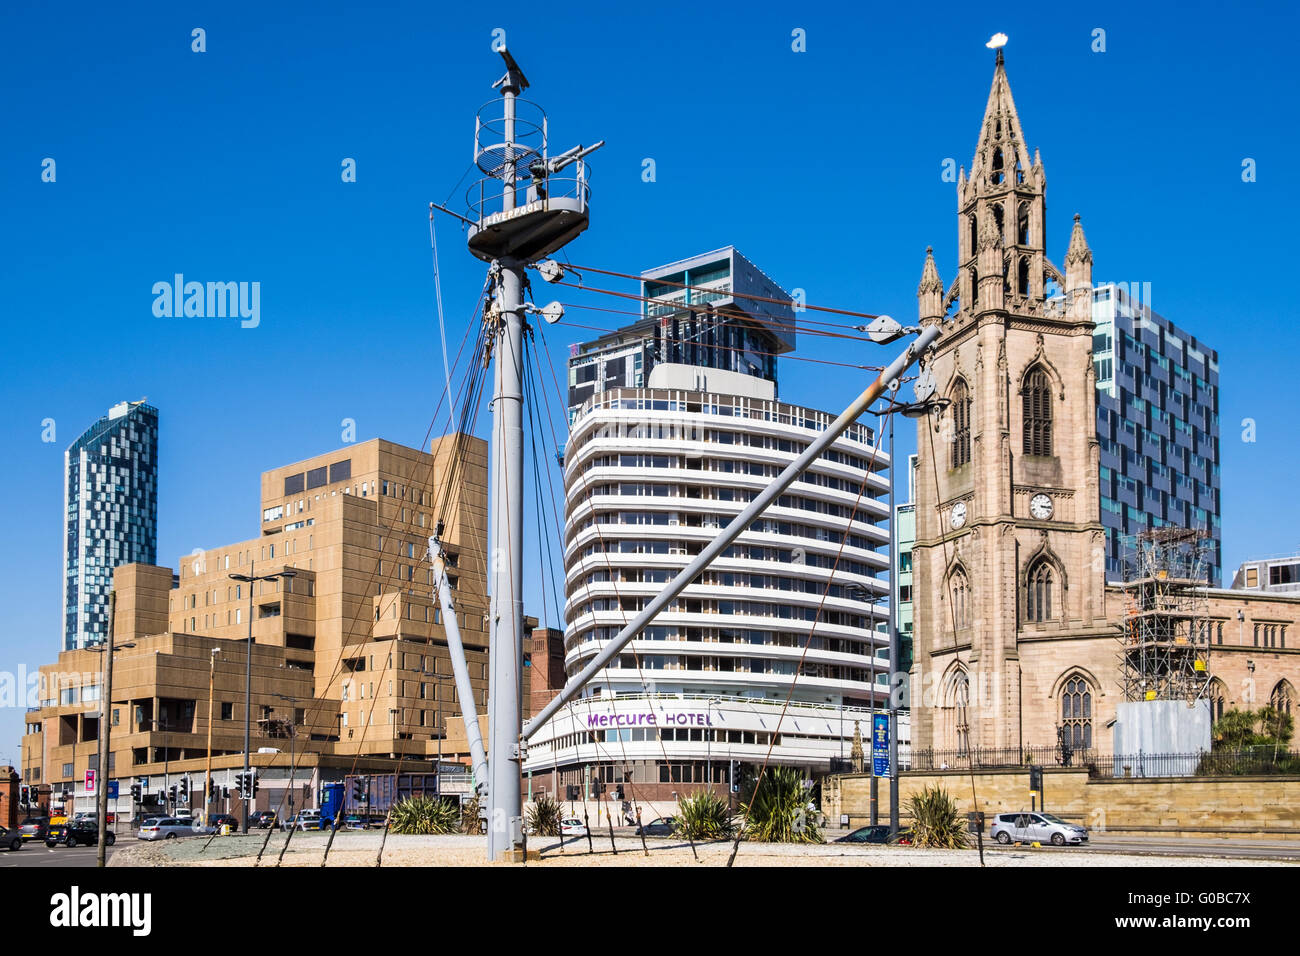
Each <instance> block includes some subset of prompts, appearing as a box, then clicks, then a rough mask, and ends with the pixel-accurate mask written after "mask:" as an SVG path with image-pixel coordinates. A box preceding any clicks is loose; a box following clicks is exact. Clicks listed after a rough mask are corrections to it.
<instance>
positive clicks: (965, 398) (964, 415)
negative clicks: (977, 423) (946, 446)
mask: <svg viewBox="0 0 1300 956" xmlns="http://www.w3.org/2000/svg"><path fill="white" fill-rule="evenodd" d="M970 411H971V399H970V389H969V388H967V387H966V383H965V382H963V381H961V380H960V379H959V380H958V381H957V385H956V387H955V388H953V390H952V426H953V434H952V467H953V468H960V467H961V466H962V465H965V464H967V463H969V462H970Z"/></svg>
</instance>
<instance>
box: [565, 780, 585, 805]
mask: <svg viewBox="0 0 1300 956" xmlns="http://www.w3.org/2000/svg"><path fill="white" fill-rule="evenodd" d="M579 793H581V788H580V787H579V786H578V785H577V784H576V783H570V784H567V785H566V786H565V788H564V799H566V800H568V801H569V802H570V803H572V802H573V801H574V800H577V799H578V794H579Z"/></svg>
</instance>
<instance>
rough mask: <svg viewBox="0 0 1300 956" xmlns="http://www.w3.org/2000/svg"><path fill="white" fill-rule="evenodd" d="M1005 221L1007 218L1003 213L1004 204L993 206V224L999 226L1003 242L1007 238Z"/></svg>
mask: <svg viewBox="0 0 1300 956" xmlns="http://www.w3.org/2000/svg"><path fill="white" fill-rule="evenodd" d="M1005 221H1006V217H1005V215H1004V214H1003V212H1002V203H1000V202H995V203H994V204H993V224H994V225H995V226H997V230H998V238H999V239H1003V240H1005V237H1006V233H1005V232H1003V224H1004V223H1005Z"/></svg>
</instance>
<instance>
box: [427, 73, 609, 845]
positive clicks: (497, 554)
mask: <svg viewBox="0 0 1300 956" xmlns="http://www.w3.org/2000/svg"><path fill="white" fill-rule="evenodd" d="M497 52H498V53H500V54H501V59H502V60H504V61H505V66H506V72H505V75H504V76H502V77H501V79H499V80H497V81H496V83H494V84H493V85H492V86H493V89H495V90H498V91H499V92H500V94H501V95H500V98H499V99H494V100H491V101H489V102H488V103H487V104H485V105H484V106H483V107H481V108H480V109H479V111H478V115H477V117H476V118H475V124H474V164H475V166H477V167H478V169H479V170H480V171H481V172H482V173H483V175H482V177H481V178H480V179H479V180H478V182H477V183H475V184H474V185H472V186H470V188H469V192H468V193H467V195H466V206H467V207H468V211H467V213H466V215H465V216H463V217H462V218H463V219H464V221H465V222H466V223H467V224H468V227H467V230H466V232H467V241H468V244H469V251H470V252H471V253H472V254H473V255H474V256H476V257H477V258H479V259H481V260H483V261H484V262H487V263H489V266H488V277H489V282H490V285H491V297H492V301H491V305H490V306H489V307H488V308H487V309H485V310H484V315H483V321H484V323H485V324H486V326H487V330H486V331H487V336H486V338H487V345H486V348H487V350H488V355H489V356H491V357H492V358H493V359H495V369H494V373H493V390H492V406H491V407H492V442H491V447H490V451H489V460H490V471H491V475H490V491H489V496H488V516H489V542H488V547H489V550H488V553H489V554H490V555H492V556H493V557H492V558H491V560H490V566H489V567H488V569H487V572H488V587H489V594H490V607H489V614H488V618H489V641H490V643H489V651H488V654H489V662H488V671H489V675H488V677H489V691H488V699H489V703H488V707H489V724H488V726H489V733H490V736H491V740H490V745H489V747H488V748H487V754H488V759H487V761H486V762H487V776H488V780H487V798H488V812H487V821H488V859H489V860H515V861H518V860H522V859H523V856H524V852H525V849H524V832H523V829H524V820H523V805H522V799H521V787H520V781H521V778H522V767H523V762H524V745H523V739H522V736H521V729H522V722H521V710H522V707H521V705H522V700H521V698H522V684H521V674H522V666H523V657H524V634H523V566H524V558H523V555H524V548H523V530H524V469H523V454H524V431H523V404H524V394H523V357H524V356H523V350H524V331H525V327H526V325H527V319H526V316H527V315H528V314H529V313H538V314H540V315H541V316H542V317H543V319H545V320H546V321H547V322H554V321H557V320H558V319H559V318H560V316H561V315H562V314H563V309H562V307H561V306H560V305H559V304H558V303H551V304H550V305H548V306H546V307H544V308H538V307H536V306H533V305H531V304H528V305H526V304H525V303H524V300H523V287H524V269H525V268H527V267H530V266H532V267H537V266H538V263H539V260H541V259H542V257H544V256H546V255H547V254H549V253H551V252H553V251H555V250H556V249H559V248H560V247H562V246H563V245H565V243H567V242H569V241H571V240H572V239H574V238H575V237H577V236H578V235H579V234H581V233H582V232H583V230H585V229H586V228H587V223H588V217H587V199H588V195H589V192H590V190H589V187H588V183H587V164H586V157H587V155H588V154H590V153H592V152H594V151H595V150H597V149H599V148H600V147H601V146H602V145H604V140H601V141H600V142H598V143H596V144H594V145H592V146H582V145H578V146H575V147H574V148H573V149H570V150H567V151H565V152H563V153H561V154H560V155H558V156H554V157H552V156H551V155H550V154H549V152H548V150H547V125H546V114H545V112H544V111H543V110H542V109H541V107H539V106H537V105H536V104H535V103H531V102H529V101H528V100H523V99H520V98H519V94H521V93H522V92H523V91H524V90H526V89H527V88H528V85H529V84H528V80H527V78H526V77H525V76H524V71H523V69H522V68H521V67H520V66H519V64H518V62H516V60H515V58H514V56H513V55H511V53H510V51H509V50H507V49H505V48H504V47H502V48H501V49H499V50H498V51H497ZM553 273H554V268H553V267H547V269H546V271H544V272H543V275H544V276H546V275H549V274H553ZM432 545H433V542H431V546H432ZM443 590H445V589H443ZM448 593H449V592H448ZM443 607H444V613H445V615H446V617H447V618H448V619H449V620H454V614H455V611H454V608H453V607H452V606H451V602H450V600H449V599H448V600H446V601H444V602H443ZM449 643H450V642H449ZM449 650H450V651H451V654H452V666H453V669H455V670H457V674H458V677H459V673H460V672H461V671H464V670H465V664H464V659H463V656H464V655H463V652H461V653H460V654H459V655H458V654H457V650H458V648H451V647H450V646H449ZM458 657H459V658H460V659H459V660H458V659H457V658H458ZM459 683H460V682H459V679H458V685H459ZM466 686H468V682H466ZM463 696H464V695H462V697H463ZM461 706H462V713H463V714H465V718H466V726H467V728H468V727H469V725H470V723H471V721H472V722H473V723H474V724H477V719H476V716H472V711H473V701H472V699H471V700H470V701H469V707H468V709H466V702H465V701H463V700H462V705H461ZM477 760H478V758H477V757H476V763H477Z"/></svg>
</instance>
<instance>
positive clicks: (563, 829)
mask: <svg viewBox="0 0 1300 956" xmlns="http://www.w3.org/2000/svg"><path fill="white" fill-rule="evenodd" d="M560 835H561V836H586V835H587V825H586V824H585V823H583V822H582V821H581V820H579V819H578V818H577V817H572V818H570V819H568V820H561V821H560Z"/></svg>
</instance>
